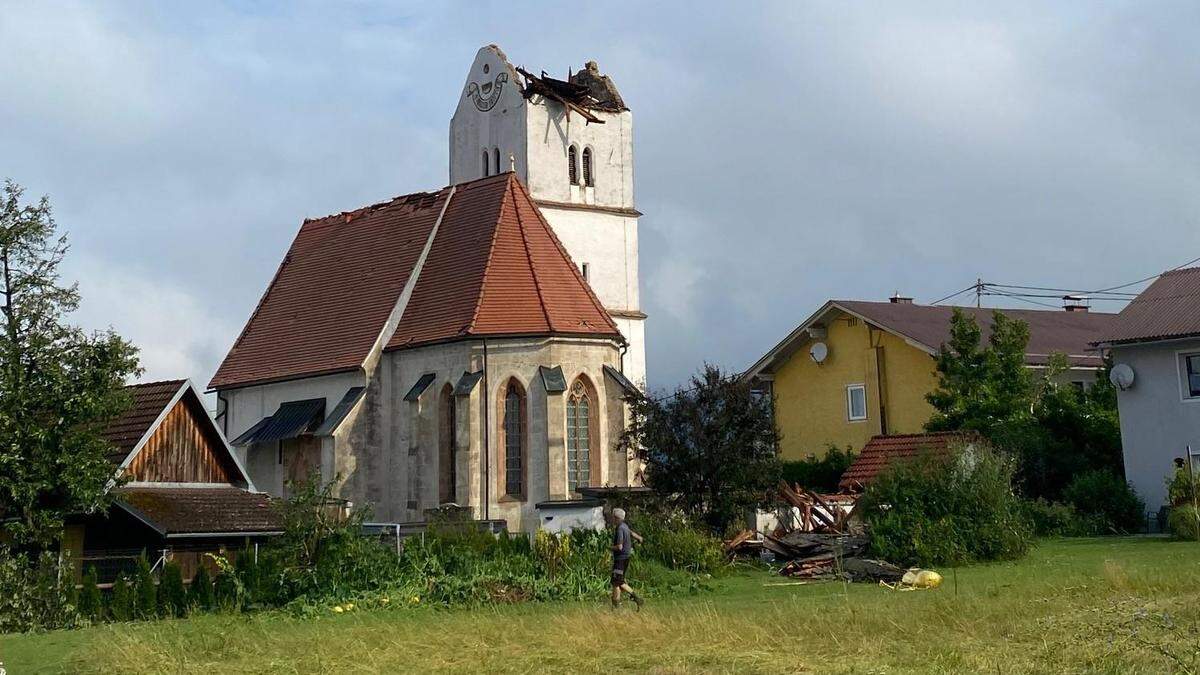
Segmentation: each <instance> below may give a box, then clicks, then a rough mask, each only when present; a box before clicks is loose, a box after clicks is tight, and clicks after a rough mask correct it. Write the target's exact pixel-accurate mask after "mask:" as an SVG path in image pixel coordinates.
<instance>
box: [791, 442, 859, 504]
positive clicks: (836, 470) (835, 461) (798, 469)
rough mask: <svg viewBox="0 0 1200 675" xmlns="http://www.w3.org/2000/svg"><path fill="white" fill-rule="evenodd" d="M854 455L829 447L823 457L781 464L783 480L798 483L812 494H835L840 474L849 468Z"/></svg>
mask: <svg viewBox="0 0 1200 675" xmlns="http://www.w3.org/2000/svg"><path fill="white" fill-rule="evenodd" d="M853 461H854V453H853V452H852V451H851V450H850V448H849V447H847V448H846V449H845V450H842V449H841V448H839V447H837V446H836V445H832V444H831V445H830V446H829V448H828V449H827V450H826V451H825V456H824V457H820V458H818V457H815V456H809V457H806V458H805V459H802V460H800V461H794V462H784V463H783V480H785V481H787V482H788V484H789V485H790V484H794V483H799V484H800V485H801V486H803V487H806V488H808V489H809V490H812V491H813V492H821V493H828V492H837V490H838V482H839V481H840V480H841V479H842V474H844V473H846V469H849V468H850V464H851V462H853Z"/></svg>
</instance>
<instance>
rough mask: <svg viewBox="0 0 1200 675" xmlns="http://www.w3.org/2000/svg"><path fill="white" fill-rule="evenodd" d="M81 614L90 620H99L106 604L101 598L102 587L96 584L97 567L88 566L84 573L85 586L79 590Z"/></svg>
mask: <svg viewBox="0 0 1200 675" xmlns="http://www.w3.org/2000/svg"><path fill="white" fill-rule="evenodd" d="M78 607H79V615H80V616H82V617H83V618H85V619H88V620H90V621H99V620H100V618H101V615H102V614H103V610H104V606H103V603H102V602H101V599H100V587H99V586H97V585H96V568H95V567H90V566H89V567H88V570H87V573H86V574H84V575H83V588H81V589H80V590H79V605H78Z"/></svg>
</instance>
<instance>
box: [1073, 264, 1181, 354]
mask: <svg viewBox="0 0 1200 675" xmlns="http://www.w3.org/2000/svg"><path fill="white" fill-rule="evenodd" d="M1198 335H1200V267H1188V268H1185V269H1181V270H1171V271H1169V272H1163V273H1162V275H1161V276H1159V277H1158V279H1156V280H1155V281H1154V283H1152V284H1150V286H1149V287H1148V288H1147V289H1146V290H1144V291H1142V292H1141V293H1140V294H1138V296H1137V297H1136V298H1134V299H1133V302H1131V303H1129V304H1128V305H1126V306H1125V309H1123V310H1121V313H1120V314H1118V315H1117V319H1116V321H1114V322H1113V324H1112V325H1111V326H1110V327H1109V328H1108V330H1107V331H1105V332H1104V334H1103V335H1101V336H1099V337H1098V339H1097V342H1098V343H1105V344H1121V343H1129V342H1143V341H1148V340H1170V339H1176V338H1183V337H1191V336H1198Z"/></svg>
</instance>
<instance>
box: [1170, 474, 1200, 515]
mask: <svg viewBox="0 0 1200 675" xmlns="http://www.w3.org/2000/svg"><path fill="white" fill-rule="evenodd" d="M1198 495H1200V476H1193V477H1190V478H1189V477H1188V472H1187V471H1186V470H1185V469H1182V468H1181V469H1176V470H1175V472H1174V473H1172V474H1171V477H1170V478H1168V479H1167V502H1168V503H1169V504H1171V506H1179V505H1180V504H1186V503H1188V502H1190V501H1192V499H1193V498H1195V497H1197V496H1198Z"/></svg>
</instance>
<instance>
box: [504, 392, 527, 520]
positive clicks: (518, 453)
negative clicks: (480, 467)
mask: <svg viewBox="0 0 1200 675" xmlns="http://www.w3.org/2000/svg"><path fill="white" fill-rule="evenodd" d="M500 430H501V433H502V434H503V441H504V442H503V447H504V494H505V495H506V496H509V497H522V496H524V494H525V392H524V391H522V389H521V385H519V384H517V381H516V380H509V382H508V386H507V387H506V388H505V391H504V417H503V419H502V420H501V428H500Z"/></svg>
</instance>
